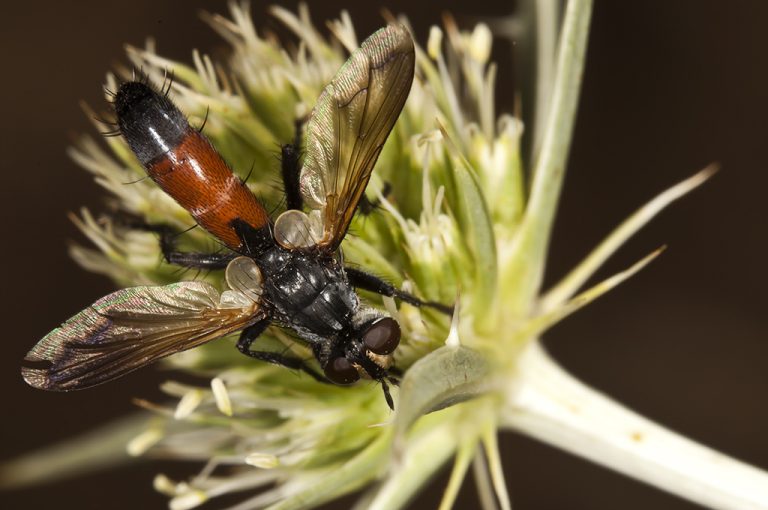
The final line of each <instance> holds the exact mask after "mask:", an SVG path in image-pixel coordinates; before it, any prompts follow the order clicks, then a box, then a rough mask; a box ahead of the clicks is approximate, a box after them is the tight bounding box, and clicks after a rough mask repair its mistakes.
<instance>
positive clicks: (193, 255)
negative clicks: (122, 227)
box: [126, 219, 237, 270]
mask: <svg viewBox="0 0 768 510" xmlns="http://www.w3.org/2000/svg"><path fill="white" fill-rule="evenodd" d="M126 225H127V226H128V227H130V228H135V229H139V230H145V231H147V232H154V233H156V234H158V235H159V236H160V251H161V252H162V253H163V258H164V259H165V260H166V262H168V263H169V264H173V265H176V266H181V267H187V268H191V269H209V270H214V269H224V268H225V267H227V264H229V263H230V262H231V261H232V259H234V258H235V257H237V254H236V253H233V252H230V251H221V252H212V253H204V252H183V251H179V250H178V249H177V248H176V238H177V237H178V236H179V234H178V233H177V232H176V231H174V229H173V228H171V227H169V226H168V225H152V224H149V223H146V222H144V221H143V220H140V219H132V220H129V221H126Z"/></svg>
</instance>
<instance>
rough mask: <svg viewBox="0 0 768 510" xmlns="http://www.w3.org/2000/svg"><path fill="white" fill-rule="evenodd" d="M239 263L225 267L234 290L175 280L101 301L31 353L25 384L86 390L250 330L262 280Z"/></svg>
mask: <svg viewBox="0 0 768 510" xmlns="http://www.w3.org/2000/svg"><path fill="white" fill-rule="evenodd" d="M244 258H245V257H240V258H238V259H235V260H234V261H232V262H231V263H230V266H229V267H228V268H227V281H228V282H230V281H231V283H230V287H232V290H228V291H225V292H224V293H219V291H217V290H216V289H215V288H214V287H213V286H212V285H210V284H208V283H205V282H179V283H174V284H171V285H166V286H158V287H132V288H128V289H123V290H119V291H117V292H113V293H112V294H109V295H108V296H105V297H103V298H101V299H99V300H98V301H96V302H95V303H93V304H92V305H91V306H89V307H88V308H86V309H85V310H83V311H82V312H80V313H78V314H77V315H75V316H74V317H72V318H70V319H69V320H67V321H66V322H64V324H62V325H61V326H60V327H58V328H56V329H54V330H53V331H51V332H50V333H49V334H48V335H46V336H45V337H44V338H43V339H42V340H40V342H38V343H37V345H35V346H34V347H33V348H32V350H30V351H29V353H28V354H27V356H26V358H24V362H23V364H22V369H21V373H22V376H23V377H24V380H25V381H26V382H27V383H28V384H30V385H31V386H34V387H36V388H40V389H45V390H52V391H68V390H77V389H82V388H88V387H91V386H95V385H97V384H101V383H103V382H107V381H110V380H112V379H115V378H117V377H120V376H122V375H125V374H127V373H128V372H131V371H133V370H136V369H137V368H140V367H142V366H145V365H148V364H149V363H152V362H154V361H156V360H158V359H160V358H163V357H165V356H168V355H171V354H174V353H177V352H180V351H184V350H187V349H191V348H193V347H197V346H198V345H201V344H203V343H205V342H208V341H210V340H213V339H216V338H219V337H222V336H224V335H226V334H228V333H231V332H234V331H237V330H239V329H242V328H244V327H246V326H248V325H249V324H251V323H253V322H255V321H256V320H258V319H260V318H261V313H260V309H259V301H258V292H259V290H260V288H261V275H260V273H254V272H253V269H255V270H256V271H258V268H257V267H255V264H253V261H252V260H251V259H247V260H248V261H250V262H251V264H252V267H249V266H248V264H247V263H246V264H243V263H242V261H241V260H240V259H244ZM238 261H239V263H237V264H236V262H238ZM233 285H234V286H233Z"/></svg>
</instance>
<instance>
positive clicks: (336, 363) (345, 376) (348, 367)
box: [324, 356, 360, 384]
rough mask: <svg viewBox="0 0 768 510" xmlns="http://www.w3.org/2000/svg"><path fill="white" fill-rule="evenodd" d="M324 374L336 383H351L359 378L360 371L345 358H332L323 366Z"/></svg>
mask: <svg viewBox="0 0 768 510" xmlns="http://www.w3.org/2000/svg"><path fill="white" fill-rule="evenodd" d="M324 372H325V376H326V377H327V378H328V379H330V380H331V382H334V383H336V384H352V383H353V382H355V381H357V380H358V379H360V373H359V372H358V371H357V369H356V368H355V367H354V365H352V363H350V362H349V360H348V359H347V358H342V357H341V356H339V357H338V358H333V359H332V360H331V361H329V362H328V364H327V365H326V366H325V370H324Z"/></svg>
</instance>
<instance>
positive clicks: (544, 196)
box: [501, 0, 592, 315]
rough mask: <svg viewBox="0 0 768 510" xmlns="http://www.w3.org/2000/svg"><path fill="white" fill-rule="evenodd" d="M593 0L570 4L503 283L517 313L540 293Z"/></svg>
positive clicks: (522, 312) (526, 309)
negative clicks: (528, 188)
mask: <svg viewBox="0 0 768 510" xmlns="http://www.w3.org/2000/svg"><path fill="white" fill-rule="evenodd" d="M591 13H592V1H591V0H571V1H570V2H568V6H567V8H566V11H565V19H564V21H563V29H562V33H561V36H560V46H559V48H558V57H557V74H556V80H555V83H554V86H553V88H552V100H551V106H550V111H549V115H548V117H547V124H546V128H545V131H544V138H543V140H542V144H541V152H540V154H539V157H538V159H537V161H536V162H535V167H534V172H533V182H532V186H531V193H530V198H529V201H528V205H527V207H526V211H525V217H524V219H523V222H522V224H521V226H520V231H519V233H518V235H517V236H516V238H515V246H514V252H513V255H512V259H511V260H510V261H509V266H508V269H507V271H506V274H504V275H502V278H501V281H505V282H515V287H516V288H515V292H513V293H511V294H512V298H513V299H514V303H513V310H511V311H512V312H514V313H517V314H520V315H524V314H525V313H526V312H527V311H528V309H529V308H530V306H531V304H532V303H533V298H534V296H535V295H536V294H537V293H538V290H539V287H540V285H541V280H542V277H543V274H544V264H545V262H546V253H547V248H548V246H549V238H550V234H551V230H552V225H553V223H554V218H555V212H556V211H557V202H558V198H559V196H560V189H561V187H562V183H563V177H564V175H565V163H566V159H567V157H568V151H569V149H570V145H571V135H572V133H573V126H574V123H575V120H576V108H577V104H578V99H579V90H580V88H581V79H582V74H583V71H584V57H585V53H586V49H587V36H588V34H589V20H590V16H591Z"/></svg>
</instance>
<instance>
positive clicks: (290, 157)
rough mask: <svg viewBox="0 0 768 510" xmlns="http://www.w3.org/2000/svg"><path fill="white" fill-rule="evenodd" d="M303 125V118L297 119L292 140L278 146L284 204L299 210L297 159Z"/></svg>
mask: <svg viewBox="0 0 768 510" xmlns="http://www.w3.org/2000/svg"><path fill="white" fill-rule="evenodd" d="M303 125H304V120H303V119H299V120H297V121H296V125H295V135H294V138H293V142H291V143H286V144H285V145H283V146H282V147H281V148H280V170H281V172H282V174H283V187H284V188H285V205H286V208H287V209H298V210H301V207H302V206H303V205H304V200H303V199H302V197H301V187H300V185H299V177H300V173H301V167H300V163H299V159H301V132H302V128H303Z"/></svg>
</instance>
